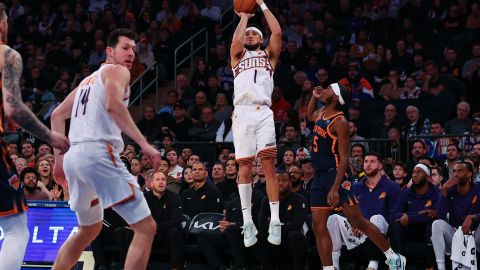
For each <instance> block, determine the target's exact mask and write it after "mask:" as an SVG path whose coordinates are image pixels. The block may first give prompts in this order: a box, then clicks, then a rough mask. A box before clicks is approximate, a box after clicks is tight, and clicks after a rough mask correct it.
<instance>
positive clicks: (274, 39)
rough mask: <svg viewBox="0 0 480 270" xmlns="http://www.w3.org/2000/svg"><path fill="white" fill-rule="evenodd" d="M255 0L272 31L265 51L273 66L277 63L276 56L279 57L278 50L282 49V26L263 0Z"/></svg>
mask: <svg viewBox="0 0 480 270" xmlns="http://www.w3.org/2000/svg"><path fill="white" fill-rule="evenodd" d="M256 1H257V4H258V5H259V6H260V7H261V8H262V11H263V14H264V16H265V19H266V20H267V24H268V27H269V28H270V31H271V32H272V34H271V35H270V40H269V44H268V47H267V51H268V53H269V56H270V62H271V63H272V67H273V68H275V66H276V64H277V59H278V57H280V51H281V49H282V28H281V27H280V23H278V20H277V18H275V16H274V15H273V13H272V12H271V11H270V10H269V9H268V8H267V6H266V4H265V2H264V1H263V0H256ZM262 5H263V6H262Z"/></svg>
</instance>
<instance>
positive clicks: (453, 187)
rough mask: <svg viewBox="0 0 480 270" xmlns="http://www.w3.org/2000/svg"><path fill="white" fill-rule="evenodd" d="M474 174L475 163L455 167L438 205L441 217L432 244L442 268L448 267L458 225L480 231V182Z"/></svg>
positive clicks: (437, 261) (433, 234) (433, 233)
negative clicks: (449, 254) (478, 227)
mask: <svg viewBox="0 0 480 270" xmlns="http://www.w3.org/2000/svg"><path fill="white" fill-rule="evenodd" d="M472 176H473V168H472V166H471V164H470V163H467V162H460V163H458V164H456V165H455V167H454V177H453V178H450V179H449V180H448V181H447V182H446V183H445V184H444V185H443V186H442V189H441V192H440V194H441V196H440V199H439V202H438V208H437V218H438V219H437V220H435V221H434V222H433V224H432V245H433V250H434V251H435V260H436V263H437V267H438V269H439V270H445V269H446V267H445V253H447V252H450V251H451V246H452V239H453V235H454V233H455V229H456V228H459V227H461V230H462V231H463V233H464V234H470V233H471V232H472V231H478V230H476V227H477V226H478V223H477V222H474V221H475V220H476V219H477V216H478V213H479V212H480V209H479V206H480V203H479V201H478V199H477V198H478V197H479V196H480V186H479V185H477V184H474V183H473V182H472ZM447 214H448V215H449V218H448V219H447ZM447 220H448V221H447ZM475 235H476V234H475ZM477 239H478V237H475V246H480V243H479V242H478V240H477Z"/></svg>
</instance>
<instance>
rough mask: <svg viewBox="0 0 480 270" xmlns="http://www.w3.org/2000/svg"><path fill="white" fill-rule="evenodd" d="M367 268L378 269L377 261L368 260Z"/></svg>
mask: <svg viewBox="0 0 480 270" xmlns="http://www.w3.org/2000/svg"><path fill="white" fill-rule="evenodd" d="M367 268H372V269H375V270H377V269H378V261H369V262H368V267H367Z"/></svg>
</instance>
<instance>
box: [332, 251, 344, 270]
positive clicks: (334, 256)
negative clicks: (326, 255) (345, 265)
mask: <svg viewBox="0 0 480 270" xmlns="http://www.w3.org/2000/svg"><path fill="white" fill-rule="evenodd" d="M341 255H342V254H341V252H340V251H339V250H332V261H333V266H335V268H336V269H337V270H338V269H340V256H341Z"/></svg>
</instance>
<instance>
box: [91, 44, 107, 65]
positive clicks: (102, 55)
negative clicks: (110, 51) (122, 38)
mask: <svg viewBox="0 0 480 270" xmlns="http://www.w3.org/2000/svg"><path fill="white" fill-rule="evenodd" d="M106 59H107V53H106V51H105V43H104V42H103V41H102V40H97V41H96V42H95V52H93V53H92V54H90V57H89V58H88V65H89V66H92V69H96V68H97V67H98V66H100V64H101V63H103V62H105V60H106Z"/></svg>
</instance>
